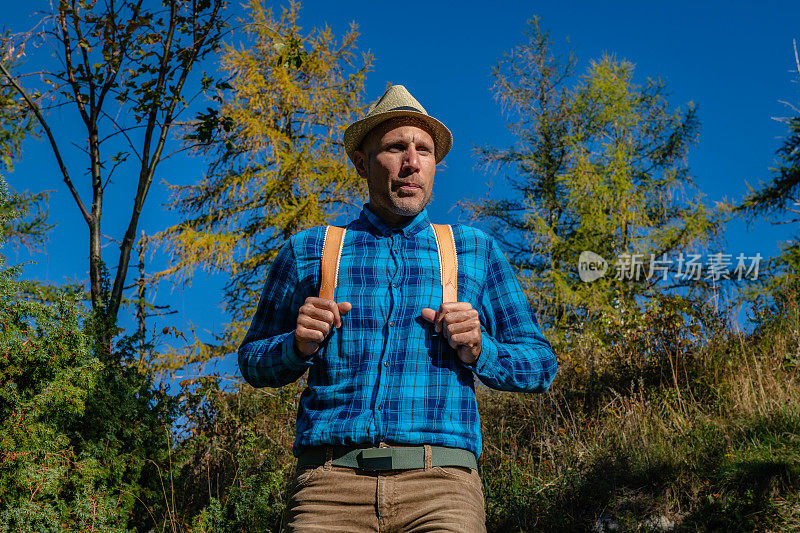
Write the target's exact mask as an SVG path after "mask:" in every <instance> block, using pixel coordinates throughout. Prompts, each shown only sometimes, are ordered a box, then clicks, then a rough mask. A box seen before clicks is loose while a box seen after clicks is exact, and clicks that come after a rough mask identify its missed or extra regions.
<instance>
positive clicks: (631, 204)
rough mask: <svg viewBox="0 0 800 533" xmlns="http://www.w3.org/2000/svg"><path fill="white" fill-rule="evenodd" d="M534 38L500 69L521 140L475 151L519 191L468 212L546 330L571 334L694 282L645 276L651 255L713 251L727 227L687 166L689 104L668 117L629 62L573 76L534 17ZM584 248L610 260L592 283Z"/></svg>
mask: <svg viewBox="0 0 800 533" xmlns="http://www.w3.org/2000/svg"><path fill="white" fill-rule="evenodd" d="M526 38H527V39H526V42H524V43H523V44H521V45H519V46H517V47H516V48H514V49H513V50H512V51H511V52H510V53H508V54H507V55H506V56H505V57H504V58H503V59H502V60H501V61H500V62H499V63H498V64H497V65H496V66H495V67H494V68H493V70H492V78H493V80H494V85H493V92H494V95H495V98H496V99H497V100H498V101H499V102H501V103H502V105H503V106H504V109H505V111H506V112H507V115H508V117H509V124H508V127H509V129H510V131H511V132H512V133H513V135H514V137H515V139H516V140H515V143H514V144H513V145H512V146H510V147H508V148H497V147H493V146H484V147H479V148H477V149H476V155H477V158H478V161H479V163H480V164H481V165H482V166H484V167H485V168H491V169H499V170H502V171H505V172H507V183H508V186H509V189H510V191H512V194H511V195H508V196H507V197H505V198H497V197H495V196H493V195H492V193H491V191H490V192H489V193H488V194H487V196H486V197H484V198H481V199H477V200H471V201H468V202H465V203H464V204H463V206H464V207H466V208H467V209H468V211H469V212H470V213H471V215H472V216H473V217H474V218H476V219H479V220H481V221H483V222H484V223H486V224H487V226H488V228H489V230H490V231H491V232H492V234H493V235H494V236H495V237H496V238H497V239H498V240H499V241H500V242H501V243H502V245H503V246H504V250H506V252H507V253H508V255H509V259H510V260H511V262H512V264H513V265H515V266H516V268H518V269H519V273H520V278H521V280H522V281H523V285H524V288H525V289H526V292H527V293H528V295H529V297H530V300H531V303H532V305H533V306H534V307H535V308H536V310H537V311H538V313H539V316H540V318H541V320H542V321H543V323H544V324H546V325H547V326H548V327H550V328H553V330H554V331H555V332H562V333H563V332H569V331H574V330H576V329H581V328H584V327H585V326H587V325H590V324H591V323H592V322H593V321H594V320H595V319H597V318H598V317H600V316H602V315H604V314H606V315H609V314H613V313H614V312H615V308H620V307H621V306H624V305H625V303H626V302H628V303H631V304H634V305H635V303H634V302H635V301H637V299H638V301H641V297H645V298H646V297H647V296H648V295H653V294H654V293H655V292H657V291H659V290H662V289H664V288H666V287H667V286H669V285H672V286H674V285H681V284H684V285H687V284H691V282H688V281H687V283H682V282H681V281H680V280H674V279H673V280H672V283H670V282H669V280H668V281H664V279H665V277H666V274H665V273H664V272H662V271H661V270H659V271H658V272H656V274H655V275H654V276H648V274H649V263H650V258H651V257H653V258H655V259H656V261H658V260H661V259H662V258H664V257H665V254H667V255H669V254H677V253H679V252H681V251H686V250H693V249H697V248H698V247H701V246H703V245H706V244H708V242H709V240H710V239H711V238H713V237H714V236H715V235H716V234H717V232H718V231H719V224H720V221H719V217H718V216H717V215H716V214H715V213H713V212H712V211H711V210H710V209H709V208H707V207H706V206H705V205H704V204H703V203H702V200H701V196H700V195H699V194H698V193H697V192H696V191H694V189H693V184H692V180H691V177H690V173H689V168H688V166H687V164H686V154H687V152H688V150H689V148H690V147H691V146H692V144H693V143H694V142H695V140H696V138H697V135H698V127H699V125H698V119H697V115H696V110H695V108H694V106H693V105H692V104H689V105H688V106H687V107H686V108H685V109H680V108H678V109H671V108H670V105H669V103H668V101H667V98H666V94H665V86H664V84H663V83H661V82H660V81H654V80H647V81H646V83H645V84H644V85H637V84H636V83H635V82H634V68H633V65H631V64H630V63H627V62H624V61H617V60H615V59H614V58H611V57H603V58H602V59H601V60H599V61H595V62H592V63H591V65H590V66H589V68H588V69H587V70H586V72H585V74H584V75H582V76H579V77H578V76H576V75H575V70H576V60H575V58H574V56H572V54H570V55H568V56H567V57H564V58H562V57H558V56H557V55H556V54H555V53H554V52H553V44H552V39H551V38H550V35H549V34H548V33H547V32H546V31H544V30H542V29H541V28H540V26H539V22H538V20H536V19H534V20H532V21H531V22H530V25H529V29H528V31H527V32H526ZM585 251H589V252H593V253H595V254H597V255H599V256H600V257H601V258H603V259H605V260H606V262H607V263H608V264H607V267H608V273H607V274H606V275H605V276H604V277H601V278H599V279H596V280H594V281H593V282H590V283H587V282H584V281H582V280H581V278H580V274H579V270H578V262H579V258H580V257H581V254H582V253H583V252H585ZM617 258H620V267H621V268H620V269H619V270H618V273H619V272H622V274H623V275H621V276H619V275H614V272H613V271H614V268H615V266H616V265H615V262H616V261H617ZM673 258H674V255H673ZM597 260H598V261H599V259H597ZM626 260H627V261H629V262H630V263H629V264H628V265H626V264H625V261H626ZM637 261H638V262H639V263H638V265H639V266H637ZM662 266H664V267H665V268H667V269H669V272H670V273H672V274H674V273H675V268H676V265H675V264H672V265H662ZM626 267H630V268H626ZM617 277H620V279H617Z"/></svg>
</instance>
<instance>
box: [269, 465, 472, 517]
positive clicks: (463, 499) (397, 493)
mask: <svg viewBox="0 0 800 533" xmlns="http://www.w3.org/2000/svg"><path fill="white" fill-rule="evenodd" d="M426 465H430V459H427V460H426ZM283 522H284V527H283V528H282V530H283V531H301V532H306V531H326V532H327V531H346V532H348V533H350V532H361V531H380V532H382V533H389V532H395V531H397V532H400V531H409V532H411V531H413V532H423V531H453V532H459V533H471V532H473V531H475V532H485V531H486V524H485V522H486V514H485V511H484V500H483V484H482V483H481V479H480V476H479V475H478V472H477V471H475V470H473V469H471V468H466V467H460V466H444V467H439V466H433V467H431V466H426V468H419V469H414V470H385V471H368V470H361V469H357V468H349V467H344V466H334V465H332V464H331V462H330V460H329V461H328V462H327V463H326V464H324V465H320V466H307V467H304V468H302V469H300V470H299V471H296V472H295V475H294V478H293V479H292V481H291V483H290V484H289V488H288V502H287V504H286V512H285V514H284V517H283Z"/></svg>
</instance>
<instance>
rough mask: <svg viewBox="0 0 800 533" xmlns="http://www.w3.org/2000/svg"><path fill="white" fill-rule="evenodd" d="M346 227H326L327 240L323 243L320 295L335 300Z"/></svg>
mask: <svg viewBox="0 0 800 533" xmlns="http://www.w3.org/2000/svg"><path fill="white" fill-rule="evenodd" d="M344 233H345V229H344V228H340V227H339V226H328V227H326V228H325V240H324V241H323V244H322V261H321V275H320V277H321V281H320V284H319V297H320V298H325V299H327V300H333V297H334V295H335V294H336V285H338V282H339V261H340V260H341V258H342V244H343V243H344Z"/></svg>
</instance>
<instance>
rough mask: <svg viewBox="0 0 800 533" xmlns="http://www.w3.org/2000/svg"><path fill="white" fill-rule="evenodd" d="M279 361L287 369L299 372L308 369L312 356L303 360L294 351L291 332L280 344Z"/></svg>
mask: <svg viewBox="0 0 800 533" xmlns="http://www.w3.org/2000/svg"><path fill="white" fill-rule="evenodd" d="M281 359H282V360H283V363H284V364H285V365H286V367H287V368H290V369H292V370H300V369H305V368H308V367H310V366H311V365H312V361H313V359H314V356H313V355H311V356H309V358H308V359H303V358H302V357H301V356H300V354H298V353H297V352H295V351H294V331H291V332H289V333H288V334H287V335H286V338H285V339H283V341H282V342H281Z"/></svg>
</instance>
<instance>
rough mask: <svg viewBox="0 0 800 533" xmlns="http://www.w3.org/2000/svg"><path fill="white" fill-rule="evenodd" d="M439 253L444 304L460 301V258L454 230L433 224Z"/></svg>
mask: <svg viewBox="0 0 800 533" xmlns="http://www.w3.org/2000/svg"><path fill="white" fill-rule="evenodd" d="M431 227H432V228H433V234H434V235H435V236H436V251H437V252H438V253H439V272H440V274H441V278H442V303H445V302H457V301H458V256H457V255H456V241H455V239H454V238H453V228H451V227H450V225H449V224H431Z"/></svg>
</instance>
